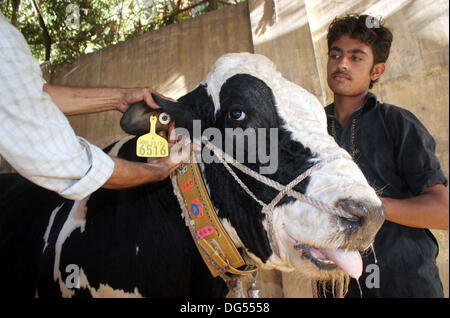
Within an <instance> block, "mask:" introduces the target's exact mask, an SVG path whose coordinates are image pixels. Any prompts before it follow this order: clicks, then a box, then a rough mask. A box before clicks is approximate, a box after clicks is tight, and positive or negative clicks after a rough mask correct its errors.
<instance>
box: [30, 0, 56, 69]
mask: <svg viewBox="0 0 450 318" xmlns="http://www.w3.org/2000/svg"><path fill="white" fill-rule="evenodd" d="M30 1H31V5H32V6H33V9H34V13H35V14H36V16H37V18H38V20H39V25H40V26H41V28H42V31H43V39H44V46H45V60H46V61H49V60H50V53H51V50H52V39H51V38H50V34H49V33H48V29H47V26H46V25H45V21H44V18H42V15H41V11H40V10H39V6H38V5H37V3H36V1H35V0H30Z"/></svg>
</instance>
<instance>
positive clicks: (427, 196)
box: [381, 184, 449, 230]
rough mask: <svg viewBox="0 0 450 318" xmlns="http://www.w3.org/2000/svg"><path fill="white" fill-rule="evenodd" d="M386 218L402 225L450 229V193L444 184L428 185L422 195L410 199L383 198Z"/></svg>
mask: <svg viewBox="0 0 450 318" xmlns="http://www.w3.org/2000/svg"><path fill="white" fill-rule="evenodd" d="M381 201H382V202H383V205H384V207H385V209H386V212H385V213H386V220H387V221H391V222H394V223H398V224H401V225H405V226H409V227H415V228H425V229H441V230H448V228H449V224H448V222H449V220H448V214H449V212H448V209H449V205H448V202H449V195H448V191H447V189H446V188H445V186H444V185H442V184H436V185H433V186H431V187H428V188H427V189H425V191H423V192H422V193H421V194H420V195H418V196H416V197H412V198H408V199H392V198H381Z"/></svg>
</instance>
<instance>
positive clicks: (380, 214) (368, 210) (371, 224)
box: [336, 199, 384, 249]
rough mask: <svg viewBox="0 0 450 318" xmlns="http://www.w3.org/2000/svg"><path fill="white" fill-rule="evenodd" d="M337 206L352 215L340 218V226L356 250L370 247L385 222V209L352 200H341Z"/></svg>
mask: <svg viewBox="0 0 450 318" xmlns="http://www.w3.org/2000/svg"><path fill="white" fill-rule="evenodd" d="M336 206H337V207H338V208H340V209H343V210H344V211H346V212H347V213H349V214H351V215H352V218H344V217H341V216H339V217H338V224H339V226H340V227H341V228H342V230H343V231H344V233H345V234H346V235H347V236H348V238H349V241H350V242H352V245H353V247H354V248H357V249H361V248H366V247H368V246H369V245H370V244H371V243H372V241H373V239H374V238H375V235H376V233H377V232H378V230H379V229H380V227H381V225H382V224H383V222H384V208H383V207H382V206H381V205H379V206H375V205H373V204H366V203H364V202H361V201H355V200H351V199H343V200H339V201H338V202H337V204H336Z"/></svg>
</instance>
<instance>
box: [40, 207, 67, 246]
mask: <svg viewBox="0 0 450 318" xmlns="http://www.w3.org/2000/svg"><path fill="white" fill-rule="evenodd" d="M63 205H64V203H63V204H61V205H60V206H57V207H56V208H55V209H54V210H53V211H52V214H51V215H50V218H49V221H48V225H47V228H46V229H45V233H44V237H43V239H44V248H43V249H42V254H44V252H45V249H46V248H47V246H48V236H49V235H50V230H51V228H52V226H53V222H54V220H55V216H56V214H57V213H58V211H59V210H60V209H61V208H62V206H63Z"/></svg>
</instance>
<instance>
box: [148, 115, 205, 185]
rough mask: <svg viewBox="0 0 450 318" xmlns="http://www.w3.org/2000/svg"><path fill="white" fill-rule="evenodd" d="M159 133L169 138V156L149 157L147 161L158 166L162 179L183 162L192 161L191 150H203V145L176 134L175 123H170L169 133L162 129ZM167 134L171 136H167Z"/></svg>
mask: <svg viewBox="0 0 450 318" xmlns="http://www.w3.org/2000/svg"><path fill="white" fill-rule="evenodd" d="M159 135H160V136H162V137H164V138H166V139H168V144H169V156H167V157H163V158H148V159H147V163H148V164H151V165H152V166H154V167H155V168H157V169H158V170H159V172H160V180H164V179H165V178H167V177H168V176H169V175H170V174H171V173H172V172H173V171H175V170H176V169H177V167H179V166H180V165H181V164H183V163H185V162H189V161H190V156H191V152H192V151H193V150H195V151H201V147H200V146H199V145H197V144H195V143H193V142H191V143H189V142H187V140H186V138H185V137H183V136H182V135H178V136H176V133H175V123H174V122H171V123H170V124H169V129H168V131H167V133H166V132H165V131H160V132H159ZM167 135H168V136H169V137H168V138H167Z"/></svg>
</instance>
